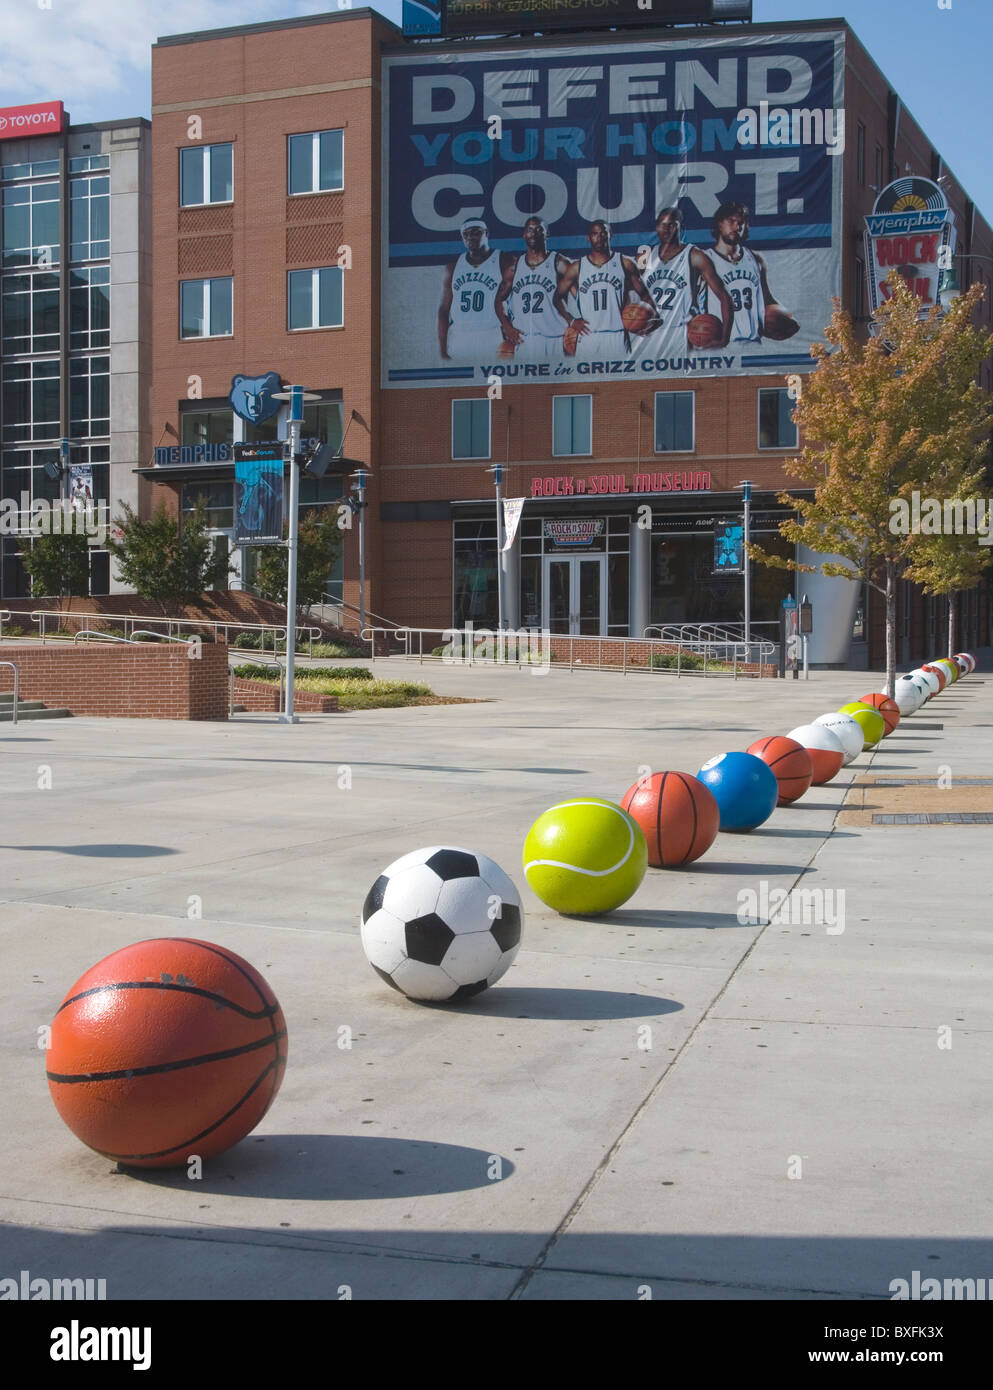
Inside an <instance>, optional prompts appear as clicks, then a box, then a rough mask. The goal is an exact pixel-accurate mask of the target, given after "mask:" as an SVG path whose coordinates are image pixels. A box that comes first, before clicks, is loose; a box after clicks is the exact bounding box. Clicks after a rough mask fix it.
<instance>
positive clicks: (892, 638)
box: [886, 560, 896, 700]
mask: <svg viewBox="0 0 993 1390" xmlns="http://www.w3.org/2000/svg"><path fill="white" fill-rule="evenodd" d="M895 683H896V565H895V564H894V563H893V561H892V560H887V561H886V693H887V695H888V696H889V697H890V699H891V700H892V699H893V688H894V685H895Z"/></svg>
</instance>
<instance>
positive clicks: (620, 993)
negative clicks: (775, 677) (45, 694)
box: [0, 662, 993, 1300]
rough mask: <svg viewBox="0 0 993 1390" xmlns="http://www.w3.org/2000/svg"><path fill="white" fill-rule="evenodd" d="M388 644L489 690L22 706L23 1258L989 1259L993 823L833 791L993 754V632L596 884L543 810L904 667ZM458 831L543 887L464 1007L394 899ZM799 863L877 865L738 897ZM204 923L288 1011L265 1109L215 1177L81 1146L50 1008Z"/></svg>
mask: <svg viewBox="0 0 993 1390" xmlns="http://www.w3.org/2000/svg"><path fill="white" fill-rule="evenodd" d="M375 666H376V673H377V674H385V675H389V676H403V677H406V678H413V679H423V680H424V681H425V682H427V683H428V684H430V685H432V686H433V687H434V688H435V689H436V690H438V691H439V692H442V693H450V694H457V695H470V696H475V697H477V698H479V699H480V701H481V702H480V703H474V704H463V705H448V706H432V707H420V708H412V709H405V710H376V711H368V712H356V713H350V714H342V715H330V716H308V715H305V716H302V718H301V722H300V723H299V724H298V725H296V726H293V727H288V726H285V725H279V724H277V723H276V722H275V721H274V719H273V718H272V717H271V716H265V715H245V716H240V717H237V718H236V719H235V720H234V721H232V722H230V723H228V724H213V723H211V724H184V723H173V722H152V721H146V720H96V719H82V718H80V719H73V720H65V721H54V722H51V723H45V724H27V723H26V724H23V725H21V726H19V727H18V728H16V729H14V728H11V726H9V725H7V726H4V728H3V730H2V732H0V789H2V796H3V817H4V830H3V834H2V836H0V941H2V962H0V1009H2V1016H3V1018H4V1021H5V1027H4V1029H3V1031H2V1034H0V1049H2V1053H0V1056H2V1061H0V1066H2V1074H3V1078H4V1083H5V1084H4V1097H5V1118H6V1121H7V1123H6V1124H5V1125H4V1126H3V1127H2V1130H0V1171H2V1178H0V1278H3V1277H9V1276H14V1277H17V1275H18V1273H19V1271H21V1270H28V1271H30V1273H31V1275H32V1277H35V1276H45V1277H49V1278H55V1277H92V1278H104V1279H106V1281H107V1295H108V1298H110V1299H114V1298H174V1299H183V1298H194V1299H215V1298H244V1299H264V1298H271V1297H273V1296H277V1297H284V1298H293V1299H315V1298H320V1299H325V1298H330V1299H335V1298H339V1297H343V1296H346V1295H350V1296H351V1297H353V1298H356V1299H388V1298H402V1299H506V1298H524V1299H585V1298H592V1299H622V1300H623V1299H636V1298H639V1297H646V1296H649V1294H650V1296H651V1297H653V1298H656V1299H737V1298H753V1299H833V1298H851V1297H855V1298H864V1299H870V1300H871V1299H884V1298H888V1297H889V1296H890V1290H889V1286H890V1283H891V1281H893V1280H895V1279H900V1278H905V1279H907V1280H910V1278H911V1276H912V1272H913V1271H914V1270H920V1271H921V1272H922V1277H934V1276H937V1277H949V1278H968V1277H974V1278H978V1277H985V1276H988V1275H990V1274H991V1273H993V1259H991V1255H993V1239H991V1237H993V1219H991V1216H990V1212H989V1206H988V1202H987V1201H986V1194H987V1192H988V1187H989V1154H990V1152H991V1149H993V1142H991V1141H993V1125H991V1120H990V1107H989V1106H988V1104H986V1103H985V1100H986V1093H987V1091H988V1079H989V1050H990V1038H991V1034H993V989H991V983H993V964H991V960H993V956H991V951H990V946H989V939H990V913H989V888H988V885H989V862H990V852H989V851H990V828H989V826H982V825H958V826H952V825H947V826H946V825H940V826H932V825H888V826H873V827H861V826H860V827H856V828H846V827H844V826H839V825H838V824H837V823H836V818H837V815H838V812H839V809H840V807H841V805H842V802H843V799H844V796H845V792H846V788H847V786H848V784H849V783H850V782H851V780H852V778H853V776H858V775H861V774H865V773H869V774H874V775H880V776H885V775H896V774H906V775H908V776H917V777H934V776H935V775H936V774H937V773H938V772H939V770H940V769H941V768H942V767H944V768H947V769H949V770H950V775H951V777H952V779H953V782H954V778H955V777H956V776H959V777H963V776H972V777H981V776H989V777H991V778H993V733H991V731H993V716H991V713H990V704H989V690H990V686H989V684H988V682H986V681H984V679H983V677H982V674H981V673H980V674H978V675H975V676H972V677H969V678H967V679H965V680H964V681H962V682H960V683H958V684H957V685H955V686H954V687H952V688H951V689H949V690H948V691H946V692H945V693H944V694H943V695H941V696H940V697H939V698H938V699H936V700H935V701H933V702H932V703H931V704H930V705H929V706H927V707H926V708H925V709H924V710H922V711H921V712H920V713H919V714H917V715H916V716H914V717H913V718H911V719H908V720H906V721H904V722H903V723H902V724H901V727H900V728H899V729H898V730H897V732H896V733H895V734H894V736H893V737H892V738H890V739H888V740H887V741H886V742H885V743H884V744H883V745H882V746H881V747H880V749H879V750H878V751H877V752H876V753H875V754H873V755H863V756H862V757H860V758H859V759H858V760H857V761H856V762H855V763H854V764H853V765H852V767H850V768H847V769H845V770H844V771H843V772H842V774H841V775H840V776H839V777H838V778H837V779H836V780H835V781H834V782H833V783H831V784H830V785H828V786H826V787H821V788H814V789H812V790H811V791H810V792H809V793H808V794H807V796H806V797H804V798H803V799H802V800H801V801H800V802H799V803H798V804H797V805H796V806H794V807H792V808H781V809H779V810H777V811H776V812H775V813H774V814H773V816H772V818H771V819H770V820H769V821H768V822H766V824H765V825H764V826H762V827H761V828H760V829H758V830H756V831H755V832H753V833H751V834H748V835H726V834H722V835H719V836H718V839H717V841H716V843H715V845H714V846H713V848H712V849H711V850H710V852H709V853H708V854H707V855H705V856H704V857H703V858H702V859H701V860H700V861H698V863H697V864H695V865H693V866H692V867H691V868H689V869H687V870H685V871H655V870H649V872H648V874H647V875H646V878H645V880H644V882H643V884H642V885H641V887H640V888H639V890H638V892H637V893H636V894H635V895H634V897H633V898H632V899H631V900H630V901H629V902H628V903H627V904H626V905H625V906H624V907H623V908H621V909H620V910H618V911H617V912H615V913H612V914H610V915H608V916H606V917H604V918H602V919H582V920H580V919H569V918H564V917H560V916H558V915H557V914H555V913H554V912H551V911H550V910H549V909H547V908H545V907H544V906H543V905H542V904H541V903H540V902H539V901H538V900H537V899H536V898H535V897H534V895H533V894H532V893H531V892H530V890H529V889H528V887H527V885H526V883H525V881H524V877H523V873H522V871H521V847H522V843H523V838H524V835H525V833H526V831H527V828H528V826H529V825H530V824H531V823H532V821H533V820H534V819H535V818H536V817H537V816H538V815H539V814H540V813H541V812H542V811H543V810H545V809H546V808H547V807H548V806H550V805H552V804H553V803H554V802H555V801H557V800H561V799H563V798H566V797H572V796H575V795H576V794H578V793H587V794H594V795H602V796H606V797H609V798H611V799H614V800H619V799H620V797H621V795H622V794H623V792H624V791H625V789H626V788H627V787H628V786H629V785H630V784H631V783H632V782H634V781H635V780H636V779H637V777H638V776H639V774H640V773H641V772H642V771H643V770H644V768H645V767H646V766H647V767H651V768H652V769H653V770H660V769H662V768H666V767H668V768H680V769H683V770H685V771H689V772H695V771H696V770H697V769H698V768H699V767H700V765H701V764H702V763H703V762H704V761H705V760H706V759H707V758H709V757H711V756H713V755H714V754H715V753H718V752H722V751H725V750H731V749H743V748H746V747H747V746H748V744H749V743H751V742H752V741H753V740H754V739H755V738H757V737H759V736H760V735H762V734H768V733H785V732H787V731H788V730H789V729H791V728H792V727H794V726H795V725H798V724H802V723H805V722H808V721H809V720H810V719H812V718H813V717H814V716H816V715H817V714H819V713H822V712H823V711H825V710H829V709H834V708H837V706H838V705H840V704H842V703H844V702H846V701H848V700H851V699H856V698H857V697H858V696H859V695H861V694H863V693H864V692H866V691H868V690H871V689H874V688H878V687H879V686H880V685H881V683H882V682H881V680H880V678H879V676H878V674H877V675H873V674H872V673H866V672H839V671H834V672H815V673H812V676H811V679H810V680H809V681H807V682H804V681H799V682H792V681H786V682H783V681H776V682H773V681H763V682H757V681H739V682H737V683H734V682H731V681H724V680H707V681H703V680H700V679H694V678H685V679H682V680H678V681H677V680H676V679H675V678H674V677H672V676H670V675H667V674H666V675H662V674H659V675H653V676H647V675H630V676H626V677H624V676H621V675H612V674H596V673H592V672H575V673H572V674H570V673H569V672H567V671H557V670H555V669H554V668H553V670H552V671H551V672H550V673H548V674H547V675H545V676H535V675H534V674H532V673H531V672H528V671H520V672H519V671H517V670H516V669H512V670H494V669H492V668H484V667H479V668H472V669H464V668H448V667H442V666H427V665H426V666H425V667H423V668H422V669H421V670H420V671H419V672H418V669H417V668H416V667H412V666H402V667H401V666H398V665H397V664H396V663H385V662H377V663H375ZM937 725H941V726H943V727H941V728H938V727H936V726H937ZM45 769H50V777H49V776H48V775H46V773H45ZM49 780H50V782H51V786H50V788H46V787H45V783H46V782H47V781H49ZM349 783H350V785H348V784H349ZM991 806H993V798H991ZM434 843H452V844H456V845H465V846H467V847H470V848H476V849H479V850H481V851H482V852H484V853H486V854H488V855H490V856H491V857H492V858H494V859H496V860H497V861H498V862H499V863H500V864H501V865H503V867H504V868H505V869H506V870H507V871H508V872H509V873H510V875H511V876H512V877H513V878H514V880H515V882H516V883H517V884H518V886H519V887H520V889H521V890H522V896H523V900H524V904H525V909H526V914H527V920H526V925H525V935H524V942H523V945H522V949H521V951H520V954H519V955H518V957H517V960H516V962H515V964H514V966H513V967H512V969H511V970H510V972H509V973H508V974H507V975H506V976H505V977H504V979H503V980H502V981H501V982H500V983H499V984H498V985H496V986H495V987H494V988H493V989H491V990H489V991H487V992H486V993H484V994H483V995H481V996H478V997H477V998H476V999H474V1000H472V1001H469V1002H468V1003H467V1004H465V1005H462V1006H460V1007H457V1008H438V1007H425V1006H423V1005H418V1004H415V1003H411V1002H409V1001H407V1000H405V999H403V998H402V997H401V996H400V995H398V994H397V993H395V992H394V991H391V990H389V989H388V988H387V987H386V986H385V985H384V984H383V983H382V982H381V981H380V980H379V979H378V977H377V976H376V975H375V974H374V973H373V971H372V970H371V969H370V968H369V966H368V965H367V963H366V961H365V958H364V956H363V953H362V950H361V946H360V943H359V940H358V918H359V912H360V909H361V905H362V901H363V899H364V897H365V894H366V892H367V891H368V888H369V887H370V886H371V884H372V882H373V881H374V879H375V878H376V877H377V875H378V874H379V872H380V871H381V870H382V869H383V868H384V867H385V866H386V864H388V863H389V862H390V861H391V860H393V859H394V858H396V857H398V856H399V855H400V854H402V853H405V852H406V851H408V850H410V849H413V848H416V847H418V846H421V845H426V844H434ZM763 882H765V883H766V884H767V886H768V889H769V890H770V891H773V890H775V889H784V890H785V889H790V888H792V887H794V886H799V887H801V888H820V889H825V890H832V891H833V892H834V893H835V894H837V893H838V892H839V890H843V891H844V895H845V899H844V919H843V928H844V929H843V930H842V931H840V932H839V931H837V929H836V927H837V924H835V929H834V930H832V931H829V930H828V929H827V926H826V925H825V924H824V923H821V924H820V925H818V924H815V923H805V922H803V921H802V920H801V921H793V920H787V921H780V920H778V919H777V920H773V921H772V922H771V923H769V924H768V925H747V924H746V925H743V924H742V923H741V922H740V921H739V906H740V899H739V893H740V891H741V890H743V889H753V890H759V889H760V886H761V884H762V883H763ZM835 902H836V904H837V903H838V902H840V899H836V900H835ZM196 911H200V912H201V913H202V918H201V919H197V918H196V917H191V916H190V915H189V914H190V913H195V912H196ZM170 935H176V936H182V935H188V936H195V937H200V938H203V939H206V940H209V941H215V942H217V943H219V944H220V945H223V946H226V947H229V948H231V949H233V950H235V951H237V952H239V953H240V954H242V955H244V956H245V957H246V958H247V959H248V960H250V961H251V962H252V963H253V964H254V965H256V966H257V967H258V968H259V969H260V970H261V971H262V973H263V974H264V975H265V976H266V977H267V979H268V980H269V982H270V984H271V985H272V986H273V988H274V989H275V991H276V994H277V996H278V998H279V1000H280V1002H281V1004H282V1006H283V1010H284V1012H285V1015H286V1019H287V1025H288V1030H289V1066H288V1068H287V1073H286V1077H285V1080H284V1082H283V1085H282V1089H281V1091H280V1093H279V1095H278V1096H277V1098H276V1100H275V1102H274V1104H273V1106H272V1108H271V1109H270V1111H269V1113H268V1115H267V1116H266V1117H265V1119H264V1120H263V1122H262V1124H261V1125H260V1126H259V1128H258V1130H257V1131H256V1132H255V1133H254V1134H253V1135H251V1136H249V1137H248V1138H247V1139H246V1140H245V1141H243V1142H242V1143H241V1144H240V1145H238V1146H237V1147H236V1148H235V1149H233V1150H231V1151H229V1152H228V1153H227V1154H225V1155H222V1156H221V1157H219V1158H216V1159H213V1160H209V1161H207V1162H206V1163H205V1165H204V1173H203V1177H202V1179H201V1180H199V1181H190V1180H188V1179H187V1177H186V1174H185V1169H180V1170H176V1171H173V1172H162V1171H157V1172H143V1173H142V1172H135V1171H131V1172H122V1171H119V1170H118V1169H117V1168H116V1166H115V1165H114V1164H113V1163H111V1162H110V1161H108V1160H106V1159H103V1158H101V1157H100V1156H99V1155H97V1154H94V1153H92V1152H91V1151H90V1150H88V1149H86V1148H84V1147H83V1146H82V1145H80V1144H79V1142H78V1141H77V1140H76V1139H75V1138H74V1137H73V1136H72V1135H71V1134H70V1132H69V1131H68V1130H67V1129H66V1128H65V1127H64V1126H63V1124H62V1122H61V1121H60V1119H59V1117H58V1115H57V1114H56V1112H55V1109H54V1107H53V1106H52V1104H51V1100H50V1098H49V1095H48V1088H47V1085H46V1082H45V1078H44V1068H45V1053H44V1051H43V1050H42V1049H41V1048H39V1046H38V1037H39V1030H40V1029H42V1028H43V1027H44V1026H45V1025H46V1024H48V1023H49V1022H50V1021H51V1019H52V1016H53V1014H54V1012H55V1010H56V1008H57V1007H58V1004H59V1003H60V1001H61V999H62V998H63V996H64V995H65V993H66V992H67V990H68V989H69V987H70V986H71V985H72V984H73V982H74V981H75V980H76V979H77V978H78V977H79V976H80V975H81V974H82V973H83V972H84V971H85V970H86V969H87V968H88V967H89V966H90V965H92V964H94V963H95V962H96V961H97V960H99V959H100V958H102V957H103V956H105V955H107V954H109V953H110V952H111V951H114V950H116V949H119V948H120V947H121V946H124V945H126V944H128V943H130V942H133V941H138V940H142V939H144V938H147V937H152V936H170ZM342 1030H345V1031H342ZM943 1030H944V1031H943ZM348 1041H350V1042H351V1046H350V1047H349V1046H345V1045H343V1044H345V1043H347V1042H348ZM646 1291H647V1292H646Z"/></svg>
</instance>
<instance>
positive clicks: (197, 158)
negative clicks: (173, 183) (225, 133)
mask: <svg viewBox="0 0 993 1390" xmlns="http://www.w3.org/2000/svg"><path fill="white" fill-rule="evenodd" d="M233 152H234V146H233V145H203V146H199V145H198V146H192V147H191V148H189V149H183V150H180V152H179V202H180V205H181V206H182V207H184V208H193V207H202V206H203V205H204V204H205V203H230V202H231V201H232V199H233V198H234V167H233V165H234V159H233Z"/></svg>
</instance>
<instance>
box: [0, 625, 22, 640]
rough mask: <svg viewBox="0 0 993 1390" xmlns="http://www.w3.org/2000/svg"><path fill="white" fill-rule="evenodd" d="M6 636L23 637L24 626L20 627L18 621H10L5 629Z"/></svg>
mask: <svg viewBox="0 0 993 1390" xmlns="http://www.w3.org/2000/svg"><path fill="white" fill-rule="evenodd" d="M3 635H4V637H23V636H24V629H23V627H18V626H17V624H16V623H8V624H7V625H6V626H5V627H4V630H3Z"/></svg>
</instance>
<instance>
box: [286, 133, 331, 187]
mask: <svg viewBox="0 0 993 1390" xmlns="http://www.w3.org/2000/svg"><path fill="white" fill-rule="evenodd" d="M344 135H345V132H344V131H343V130H315V131H311V133H310V134H309V135H291V136H290V137H289V158H288V161H287V162H288V165H289V190H290V192H291V193H337V192H340V191H341V189H343V188H344V186H345V183H344V168H345V164H344Z"/></svg>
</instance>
